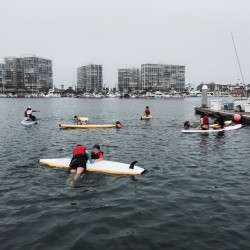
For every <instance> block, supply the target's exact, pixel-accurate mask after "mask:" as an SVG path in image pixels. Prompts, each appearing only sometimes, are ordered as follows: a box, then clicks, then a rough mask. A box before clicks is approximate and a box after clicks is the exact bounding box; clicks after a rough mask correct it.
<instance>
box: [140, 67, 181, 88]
mask: <svg viewBox="0 0 250 250" xmlns="http://www.w3.org/2000/svg"><path fill="white" fill-rule="evenodd" d="M140 88H141V89H142V90H150V89H159V90H163V91H166V90H168V89H175V90H179V91H180V90H183V89H185V66H180V65H167V64H142V65H141V82H140Z"/></svg>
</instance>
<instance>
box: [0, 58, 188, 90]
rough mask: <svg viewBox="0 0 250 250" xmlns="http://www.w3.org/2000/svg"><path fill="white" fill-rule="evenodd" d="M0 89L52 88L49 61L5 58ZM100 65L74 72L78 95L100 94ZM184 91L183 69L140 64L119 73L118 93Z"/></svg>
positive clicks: (1, 65)
mask: <svg viewBox="0 0 250 250" xmlns="http://www.w3.org/2000/svg"><path fill="white" fill-rule="evenodd" d="M0 86H1V87H2V88H3V87H5V88H15V89H17V88H34V89H40V90H43V89H50V88H52V87H53V70H52V60H50V59H46V58H41V57H37V56H35V55H23V56H19V57H6V58H4V63H2V64H0ZM103 86H104V85H103V68H102V65H95V64H90V65H86V66H81V67H79V68H77V86H76V88H77V91H79V92H101V91H102V90H103ZM168 89H175V90H179V91H181V90H184V89H185V66H179V65H166V64H142V65H141V69H139V68H124V69H118V90H119V91H128V92H131V91H135V90H163V91H167V90H168Z"/></svg>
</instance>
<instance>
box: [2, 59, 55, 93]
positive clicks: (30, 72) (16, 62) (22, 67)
mask: <svg viewBox="0 0 250 250" xmlns="http://www.w3.org/2000/svg"><path fill="white" fill-rule="evenodd" d="M4 62H5V69H4V72H5V73H4V74H5V76H4V84H5V85H6V86H7V87H32V88H51V87H52V86H53V78H52V77H53V72H52V61H51V60H49V59H45V58H40V57H37V56H35V55H23V56H20V57H6V58H4Z"/></svg>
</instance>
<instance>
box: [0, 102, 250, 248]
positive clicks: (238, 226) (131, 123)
mask: <svg viewBox="0 0 250 250" xmlns="http://www.w3.org/2000/svg"><path fill="white" fill-rule="evenodd" d="M197 104H198V105H199V104H200V99H196V98H189V99H184V100H179V99H178V100H173V99H169V100H165V99H164V100H162V99H160V100H146V99H136V100H134V99H130V100H122V99H101V100H93V99H91V100H88V99H63V98H60V99H57V98H55V99H28V98H26V99H7V98H2V99H0V117H1V123H0V139H1V142H0V143H1V147H0V160H1V161H0V167H1V171H0V195H1V199H0V249H86V250H88V249H98V250H99V249H114V250H117V249H143V250H147V249H150V250H151V249H192V250H193V249H194V250H196V249H197V250H201V249H249V246H250V164H249V155H250V143H249V132H250V127H244V128H243V129H240V130H237V131H227V132H225V133H222V134H210V135H199V134H193V135H187V134H181V132H180V130H181V129H182V124H183V122H184V121H185V120H190V121H193V122H197V121H198V119H199V117H197V116H195V115H194V109H193V108H194V106H195V105H197ZM29 105H30V106H32V107H33V108H39V109H40V110H41V112H39V113H34V115H36V117H37V118H38V124H37V125H35V126H32V127H24V126H22V125H21V124H20V121H21V120H22V116H23V112H24V110H25V109H26V107H27V106H29ZM146 105H149V107H150V109H151V112H152V115H153V117H154V118H153V119H152V120H151V121H149V122H147V121H140V120H139V118H140V116H141V115H142V113H143V111H144V108H145V106H146ZM75 114H78V115H81V116H88V117H89V119H90V122H91V123H110V122H115V121H116V120H120V121H121V122H122V123H123V125H124V127H123V128H122V129H120V130H116V129H106V130H102V129H99V130H98V129H96V130H77V129H76V130H60V129H59V126H58V124H59V123H63V122H72V117H73V116H74V115H75ZM78 143H83V144H85V145H87V146H88V147H89V148H90V147H92V146H93V145H94V144H95V143H99V144H100V145H101V147H102V149H103V151H104V156H105V158H106V159H108V160H112V161H120V162H125V163H130V162H132V161H134V160H138V165H139V166H142V167H144V168H146V169H147V170H148V172H147V173H146V174H145V175H141V176H135V178H132V177H129V176H117V175H109V174H102V173H93V172H89V173H86V174H85V176H84V177H83V178H82V179H80V180H79V181H78V182H76V183H74V185H69V184H67V178H68V175H67V174H66V173H65V170H62V169H52V168H49V167H46V166H41V165H39V164H38V163H37V161H38V160H39V159H40V158H53V157H65V156H66V157H67V156H70V154H71V151H72V149H73V147H74V146H75V145H76V144H78Z"/></svg>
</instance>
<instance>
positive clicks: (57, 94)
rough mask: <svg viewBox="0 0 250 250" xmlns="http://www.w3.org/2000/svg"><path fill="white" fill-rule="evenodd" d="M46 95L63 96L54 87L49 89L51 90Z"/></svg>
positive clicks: (50, 96) (52, 96)
mask: <svg viewBox="0 0 250 250" xmlns="http://www.w3.org/2000/svg"><path fill="white" fill-rule="evenodd" d="M45 97H48V98H59V97H62V96H61V94H59V93H58V92H56V91H55V90H54V88H53V89H49V92H48V94H47V95H45Z"/></svg>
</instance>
